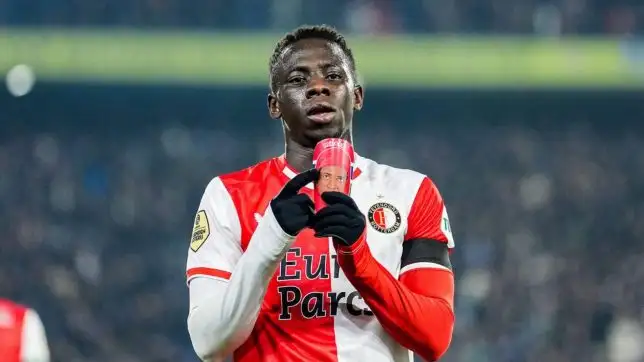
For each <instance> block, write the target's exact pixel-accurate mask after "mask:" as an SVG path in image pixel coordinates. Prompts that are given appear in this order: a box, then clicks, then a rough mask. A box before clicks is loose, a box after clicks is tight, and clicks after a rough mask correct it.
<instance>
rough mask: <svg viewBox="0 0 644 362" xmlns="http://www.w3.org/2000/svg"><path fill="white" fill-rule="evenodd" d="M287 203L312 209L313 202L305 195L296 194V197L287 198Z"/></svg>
mask: <svg viewBox="0 0 644 362" xmlns="http://www.w3.org/2000/svg"><path fill="white" fill-rule="evenodd" d="M289 202H291V203H294V204H297V205H302V206H311V207H313V200H311V198H310V197H309V195H306V194H297V195H295V196H293V197H291V198H289Z"/></svg>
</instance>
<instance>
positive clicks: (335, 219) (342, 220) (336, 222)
mask: <svg viewBox="0 0 644 362" xmlns="http://www.w3.org/2000/svg"><path fill="white" fill-rule="evenodd" d="M352 224H353V221H352V220H351V219H349V218H347V217H346V216H343V215H333V216H329V217H326V218H324V219H319V220H316V221H315V224H314V225H313V229H314V230H315V231H320V230H325V229H326V228H329V227H333V226H341V227H343V228H349V227H351V225H352Z"/></svg>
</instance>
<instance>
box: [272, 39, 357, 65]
mask: <svg viewBox="0 0 644 362" xmlns="http://www.w3.org/2000/svg"><path fill="white" fill-rule="evenodd" d="M281 65H282V67H281V68H282V70H284V71H289V70H290V69H292V68H298V67H307V68H315V67H321V66H329V65H335V66H339V67H344V68H347V69H348V68H349V62H348V60H347V56H346V54H345V53H344V51H343V50H342V48H341V47H340V46H339V45H338V44H336V43H334V42H331V41H328V40H324V39H302V40H300V41H298V42H295V43H293V44H291V45H290V46H288V47H287V48H286V49H284V51H283V52H282V55H281Z"/></svg>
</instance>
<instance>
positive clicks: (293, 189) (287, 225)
mask: <svg viewBox="0 0 644 362" xmlns="http://www.w3.org/2000/svg"><path fill="white" fill-rule="evenodd" d="M318 177H319V173H318V170H316V169H314V168H313V169H310V170H308V171H304V172H302V173H300V174H298V175H297V176H295V177H293V178H292V179H291V180H290V181H289V182H287V183H286V185H284V188H283V189H282V191H280V193H279V194H278V195H277V196H275V198H274V199H273V200H272V201H271V209H272V210H273V215H275V220H277V223H278V224H279V225H280V227H281V228H282V230H284V232H285V233H287V234H289V235H291V236H295V235H297V234H298V233H299V232H300V231H302V229H304V228H305V227H306V226H309V225H310V223H311V218H312V217H313V212H314V207H313V201H312V200H311V198H310V197H308V196H307V195H305V194H300V193H299V192H300V189H301V188H302V187H304V186H306V185H307V184H309V183H311V182H314V181H317V179H318Z"/></svg>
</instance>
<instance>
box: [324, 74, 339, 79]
mask: <svg viewBox="0 0 644 362" xmlns="http://www.w3.org/2000/svg"><path fill="white" fill-rule="evenodd" d="M326 77H327V79H329V80H341V79H342V74H340V73H329V74H328V75H327V76H326Z"/></svg>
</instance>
